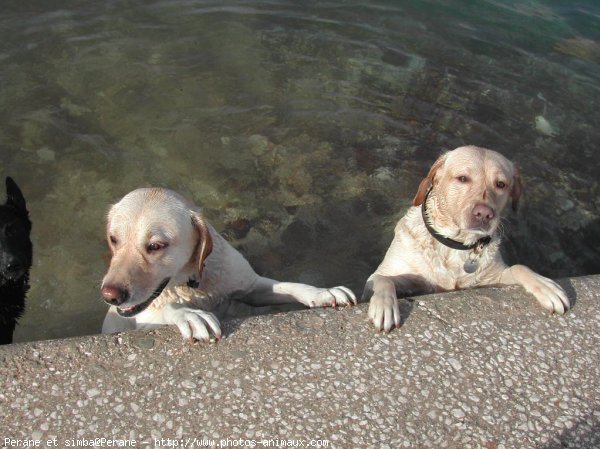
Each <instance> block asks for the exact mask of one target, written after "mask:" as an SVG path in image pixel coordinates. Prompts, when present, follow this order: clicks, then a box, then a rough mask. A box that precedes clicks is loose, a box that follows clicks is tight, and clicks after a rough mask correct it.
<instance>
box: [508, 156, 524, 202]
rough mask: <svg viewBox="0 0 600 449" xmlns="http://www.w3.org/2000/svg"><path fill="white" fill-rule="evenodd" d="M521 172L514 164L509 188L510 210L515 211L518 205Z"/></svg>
mask: <svg viewBox="0 0 600 449" xmlns="http://www.w3.org/2000/svg"><path fill="white" fill-rule="evenodd" d="M521 190H522V185H521V173H520V171H519V167H517V165H515V166H514V175H513V184H512V188H511V189H510V197H511V199H512V210H513V211H515V212H516V210H517V207H518V206H519V198H520V197H521Z"/></svg>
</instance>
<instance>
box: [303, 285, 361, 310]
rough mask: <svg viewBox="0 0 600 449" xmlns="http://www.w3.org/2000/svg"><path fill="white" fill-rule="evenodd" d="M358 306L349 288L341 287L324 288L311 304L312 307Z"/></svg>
mask: <svg viewBox="0 0 600 449" xmlns="http://www.w3.org/2000/svg"><path fill="white" fill-rule="evenodd" d="M354 305H356V296H354V293H352V290H350V289H349V288H346V287H343V286H339V287H333V288H322V289H319V292H318V293H317V294H316V295H315V297H314V298H313V299H312V300H311V301H310V302H309V306H310V307H338V306H354Z"/></svg>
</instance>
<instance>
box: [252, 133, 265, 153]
mask: <svg viewBox="0 0 600 449" xmlns="http://www.w3.org/2000/svg"><path fill="white" fill-rule="evenodd" d="M248 142H249V143H250V151H251V152H252V154H254V155H255V156H260V155H262V154H264V153H266V152H267V150H268V149H269V139H267V138H266V137H265V136H261V135H259V134H254V135H252V136H250V137H249V138H248Z"/></svg>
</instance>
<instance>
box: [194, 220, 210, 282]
mask: <svg viewBox="0 0 600 449" xmlns="http://www.w3.org/2000/svg"><path fill="white" fill-rule="evenodd" d="M192 224H193V225H194V227H195V228H196V230H197V231H198V235H199V236H200V241H199V242H198V246H197V247H196V254H195V258H196V261H197V263H198V273H199V274H200V275H202V271H203V270H204V261H205V260H206V258H207V257H208V256H209V255H210V253H211V252H212V249H213V242H212V237H211V236H210V232H209V230H208V226H207V225H206V222H205V221H204V218H203V217H202V215H201V214H200V211H192Z"/></svg>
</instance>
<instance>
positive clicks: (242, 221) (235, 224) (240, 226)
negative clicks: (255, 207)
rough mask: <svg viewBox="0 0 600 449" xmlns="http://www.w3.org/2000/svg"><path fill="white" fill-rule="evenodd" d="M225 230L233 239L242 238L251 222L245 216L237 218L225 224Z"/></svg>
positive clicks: (248, 229)
mask: <svg viewBox="0 0 600 449" xmlns="http://www.w3.org/2000/svg"><path fill="white" fill-rule="evenodd" d="M225 228H226V229H225V232H226V233H227V235H230V236H231V237H232V238H234V239H243V238H244V237H246V236H247V235H248V232H250V229H252V222H251V221H250V220H248V219H247V218H238V219H237V220H234V221H231V222H229V223H227V224H226V225H225Z"/></svg>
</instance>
